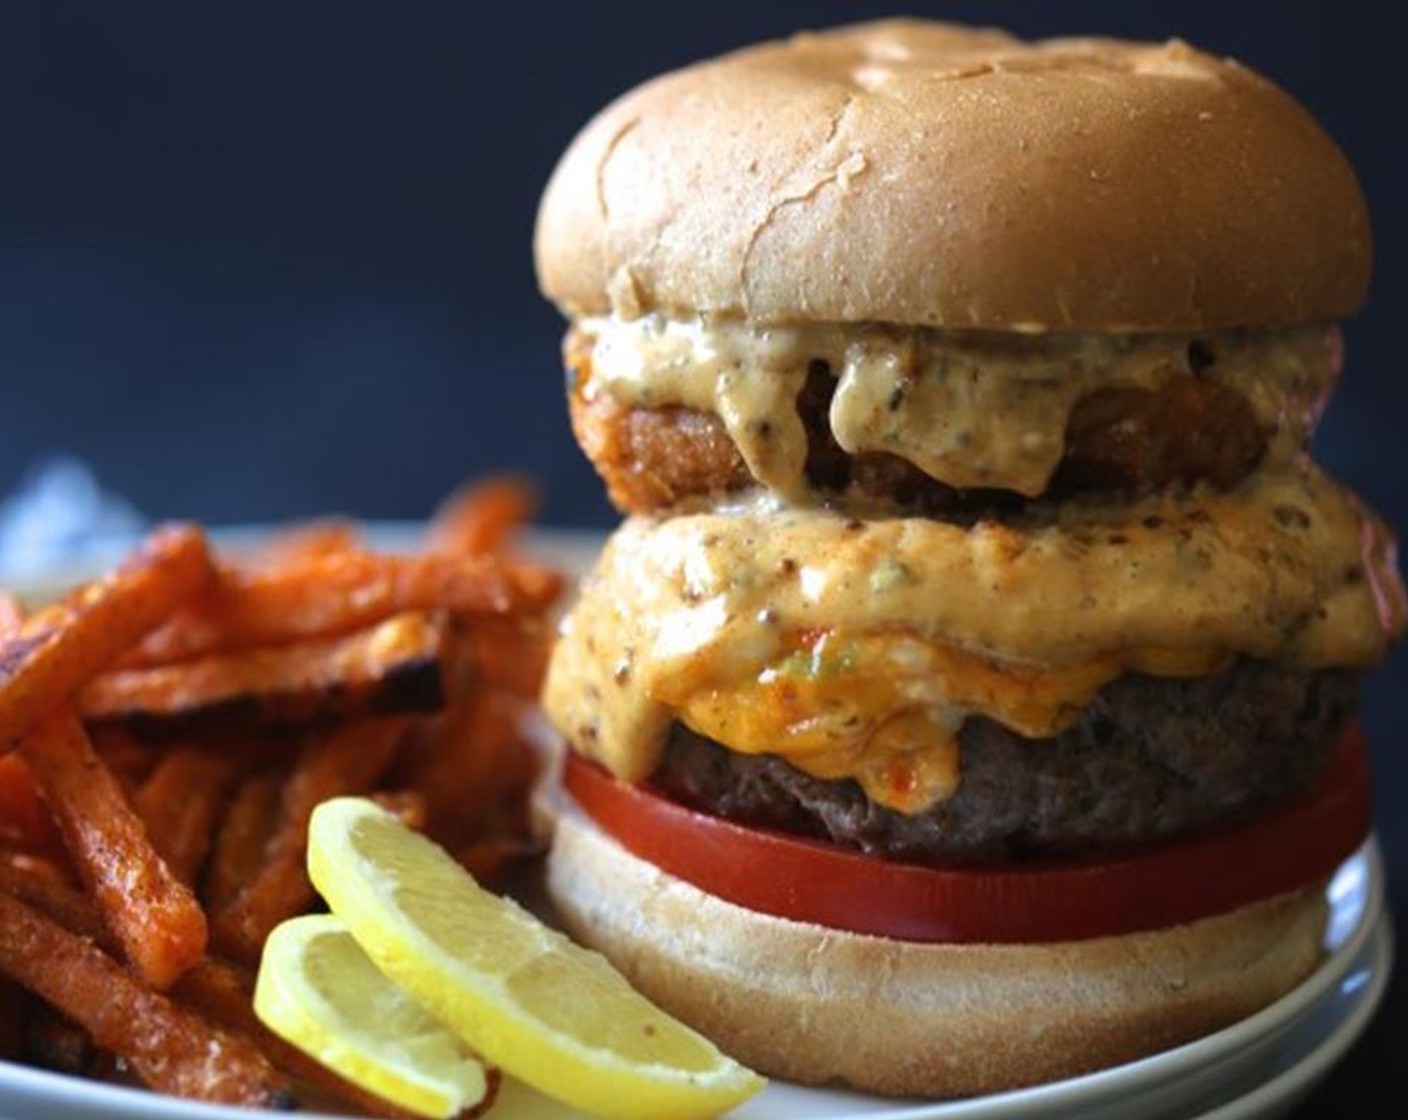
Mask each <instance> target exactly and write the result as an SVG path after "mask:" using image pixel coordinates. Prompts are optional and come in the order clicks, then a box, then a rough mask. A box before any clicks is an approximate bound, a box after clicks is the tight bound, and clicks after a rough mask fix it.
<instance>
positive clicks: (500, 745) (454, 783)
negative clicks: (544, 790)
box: [390, 691, 536, 851]
mask: <svg viewBox="0 0 1408 1120" xmlns="http://www.w3.org/2000/svg"><path fill="white" fill-rule="evenodd" d="M519 714H520V713H519V708H518V705H517V703H516V702H515V701H513V700H512V699H511V698H508V697H505V696H503V695H501V694H494V693H490V692H485V691H479V692H474V693H471V694H470V695H468V696H466V697H464V698H463V699H461V700H458V701H457V702H456V703H455V705H454V706H453V707H452V708H451V709H450V710H449V711H447V712H445V713H444V715H441V716H435V717H431V718H428V719H422V720H420V721H418V722H417V724H416V725H415V727H414V728H413V729H412V731H411V733H410V734H409V735H408V736H407V740H406V743H405V746H404V748H403V749H402V752H401V758H400V761H399V762H398V764H397V766H396V768H395V770H394V771H393V772H392V774H391V778H390V780H391V782H392V783H394V784H395V785H396V786H398V787H405V788H408V789H418V790H421V791H422V792H424V794H425V796H426V808H427V810H428V814H429V820H428V823H427V826H426V831H427V833H428V834H429V835H430V836H431V837H433V838H434V839H435V840H437V841H438V842H439V843H441V844H443V845H445V846H446V847H447V848H449V849H450V850H451V851H455V850H458V849H460V848H462V847H464V846H466V845H467V844H469V843H471V842H473V841H474V840H477V839H480V838H483V837H486V836H493V835H519V834H520V833H521V834H524V835H526V825H523V824H521V823H519V822H520V821H521V818H522V814H523V808H522V807H523V806H524V805H526V803H527V791H528V788H529V786H530V785H531V784H532V781H533V777H534V773H535V769H536V761H535V757H534V755H533V752H532V750H531V748H529V747H528V745H527V744H526V743H525V742H524V740H523V737H522V735H521V733H520V730H519ZM506 809H508V810H511V811H512V812H511V816H512V817H513V818H514V819H513V820H512V821H506V820H504V819H503V814H504V812H505V810H506Z"/></svg>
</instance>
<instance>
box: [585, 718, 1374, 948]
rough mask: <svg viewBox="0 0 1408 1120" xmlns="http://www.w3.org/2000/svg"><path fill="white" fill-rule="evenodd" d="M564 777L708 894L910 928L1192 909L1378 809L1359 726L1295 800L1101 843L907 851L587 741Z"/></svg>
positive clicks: (608, 822)
mask: <svg viewBox="0 0 1408 1120" xmlns="http://www.w3.org/2000/svg"><path fill="white" fill-rule="evenodd" d="M564 782H565V784H566V786H567V789H568V790H569V791H570V792H571V793H572V795H573V796H574V797H575V798H576V800H577V802H578V804H579V805H580V806H581V807H582V809H583V810H584V811H585V812H586V813H587V815H588V816H590V817H591V818H592V819H593V820H594V821H596V823H597V824H598V825H599V826H600V827H601V828H602V829H603V830H605V831H606V832H607V833H609V834H610V835H612V836H614V837H615V838H616V840H617V841H619V842H620V843H621V844H622V845H623V846H624V847H625V848H626V849H627V850H628V851H631V852H633V853H634V854H635V855H637V856H639V857H640V858H641V859H644V860H646V861H648V862H650V863H653V864H655V865H656V866H657V867H659V868H661V869H662V870H664V871H667V872H668V873H670V874H671V875H674V876H675V877H677V878H680V879H683V880H685V881H687V882H690V883H693V884H694V885H695V886H697V887H699V888H700V889H701V890H703V891H706V892H707V893H709V894H712V895H715V896H717V897H719V898H723V899H726V900H728V901H729V902H733V903H736V904H737V905H739V906H744V907H747V908H748V909H750V910H757V911H761V912H762V913H765V914H773V915H776V916H777V917H780V918H790V919H793V920H796V921H804V922H815V923H817V924H818V925H823V926H829V927H831V928H833V929H844V930H850V931H852V932H855V933H867V934H875V935H878V936H882V937H894V938H899V939H903V940H906V941H929V942H964V941H967V942H987V943H993V942H1025V943H1030V942H1041V941H1069V940H1077V939H1080V938H1087V937H1101V936H1105V935H1110V934H1122V933H1132V932H1135V931H1136V930H1142V929H1157V928H1161V927H1164V926H1170V925H1176V924H1178V923H1182V922H1189V921H1193V920H1195V919H1197V918H1202V917H1206V916H1208V915H1211V914H1217V913H1221V912H1224V911H1227V910H1232V909H1235V908H1236V907H1238V906H1242V905H1245V904H1247V903H1250V902H1254V901H1256V900H1257V899H1262V898H1269V897H1271V896H1272V895H1276V894H1280V893H1283V892H1285V891H1289V890H1293V889H1295V888H1297V887H1301V886H1304V885H1305V884H1307V883H1310V882H1313V881H1314V880H1316V879H1318V878H1321V877H1323V876H1327V875H1329V874H1330V873H1331V872H1332V871H1334V869H1335V868H1336V867H1338V866H1339V864H1340V863H1342V862H1343V861H1344V860H1345V859H1347V858H1348V857H1349V856H1350V855H1352V854H1353V853H1354V851H1355V850H1356V849H1357V848H1358V847H1359V846H1360V844H1362V843H1363V842H1364V839H1365V838H1366V836H1367V835H1368V832H1369V824H1370V797H1369V774H1368V757H1367V752H1366V750H1365V747H1364V741H1363V737H1362V736H1361V735H1360V734H1359V733H1358V732H1357V731H1351V732H1350V733H1349V734H1347V735H1346V736H1345V737H1344V740H1343V741H1342V742H1341V744H1340V746H1339V748H1338V750H1337V751H1336V753H1335V756H1334V758H1333V760H1332V761H1331V763H1330V765H1329V766H1328V767H1327V769H1326V772H1325V774H1324V775H1323V776H1322V777H1321V780H1320V781H1319V782H1318V783H1317V784H1316V785H1315V787H1314V788H1313V789H1311V790H1310V791H1309V792H1307V793H1306V794H1304V795H1303V796H1301V797H1300V798H1298V799H1296V800H1295V801H1293V802H1291V803H1289V804H1287V805H1283V806H1280V807H1278V808H1276V809H1274V810H1272V811H1271V812H1270V813H1267V814H1264V815H1262V816H1260V817H1258V818H1256V819H1255V820H1252V821H1248V822H1246V823H1243V824H1238V825H1232V826H1229V827H1224V828H1217V829H1213V830H1210V831H1205V832H1203V833H1200V834H1198V835H1197V836H1194V837H1192V838H1190V839H1187V840H1182V841H1178V842H1176V843H1172V844H1165V845H1161V846H1157V847H1152V848H1149V849H1147V850H1143V851H1139V852H1136V853H1131V854H1125V855H1119V856H1112V857H1105V858H1099V857H1097V858H1082V859H1048V860H1027V861H1023V862H1020V863H1008V864H984V865H976V866H975V865H958V864H950V865H918V864H912V863H897V862H893V861H890V860H885V859H881V858H879V857H876V856H869V855H865V854H862V853H859V852H855V851H851V850H849V849H845V848H840V847H837V846H835V845H831V844H827V843H825V842H821V841H813V840H809V839H803V838H799V837H795V836H788V835H784V834H782V833H779V832H771V831H768V830H765V829H759V828H749V827H745V826H742V825H739V824H735V823H733V822H730V821H726V820H722V819H720V818H718V817H713V816H710V815H708V814H706V813H701V812H697V811H695V810H693V809H689V808H686V807H685V806H683V805H680V804H678V803H677V802H674V801H671V800H669V799H668V798H665V797H663V796H661V795H660V794H658V793H655V792H652V791H650V790H649V789H643V788H640V787H637V786H631V785H627V784H626V783H624V782H620V781H617V780H616V779H615V778H613V777H611V776H610V775H609V774H608V773H607V772H606V771H604V770H602V769H601V768H600V767H599V766H597V765H595V764H594V763H591V762H587V761H585V760H584V759H582V758H580V757H578V756H577V755H576V754H569V757H568V760H567V765H566V768H565V770H564Z"/></svg>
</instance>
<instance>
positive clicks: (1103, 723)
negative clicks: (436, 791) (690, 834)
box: [652, 660, 1357, 861]
mask: <svg viewBox="0 0 1408 1120" xmlns="http://www.w3.org/2000/svg"><path fill="white" fill-rule="evenodd" d="M1356 681H1357V677H1356V674H1354V673H1353V672H1351V671H1347V670H1329V671H1322V672H1316V673H1305V672H1296V671H1292V670H1287V669H1281V668H1277V667H1275V666H1271V665H1268V664H1265V663H1263V662H1254V661H1245V660H1244V661H1240V662H1238V663H1236V664H1234V665H1233V666H1232V667H1230V668H1229V669H1227V670H1225V671H1223V672H1220V673H1217V674H1214V675H1212V676H1208V677H1202V678H1195V679H1189V680H1172V679H1167V678H1156V677H1148V676H1142V675H1138V674H1131V675H1128V676H1125V677H1122V678H1120V679H1119V680H1117V681H1115V682H1113V683H1112V684H1110V685H1109V686H1107V687H1106V688H1105V689H1104V690H1103V691H1102V692H1101V693H1100V694H1099V695H1098V696H1097V697H1096V699H1095V700H1094V701H1093V702H1092V703H1090V704H1089V705H1087V707H1086V708H1085V710H1084V711H1083V712H1082V713H1081V715H1080V718H1079V719H1078V720H1077V721H1076V723H1075V724H1074V725H1073V726H1072V727H1070V728H1069V729H1068V730H1066V731H1064V732H1062V733H1061V734H1060V735H1057V736H1056V737H1055V738H1051V739H1040V740H1032V739H1025V738H1023V737H1022V736H1020V735H1017V734H1015V733H1013V732H1011V731H1008V730H1007V729H1005V728H1004V727H1002V726H1001V725H999V724H997V723H995V722H993V721H992V720H989V719H985V718H981V717H974V718H971V719H969V720H968V721H967V723H965V724H964V726H963V729H962V732H961V733H960V736H959V743H960V748H961V762H960V766H961V773H962V777H961V780H960V784H959V788H958V791H957V792H956V793H955V794H954V795H953V796H952V797H950V798H948V799H947V800H945V801H942V802H940V803H938V804H937V805H935V806H933V807H931V808H929V809H928V810H925V811H924V812H921V813H917V814H915V815H912V816H910V815H906V814H903V813H900V812H897V811H895V810H892V809H887V808H884V807H881V806H878V805H876V804H874V803H873V802H871V801H870V800H869V799H868V798H867V797H866V796H865V794H864V792H862V790H861V788H860V786H859V785H858V784H857V783H855V782H854V781H851V780H849V779H843V780H823V779H819V778H813V777H810V776H809V775H807V774H804V773H802V772H801V771H799V770H797V769H795V768H793V767H792V766H790V765H789V764H788V763H787V762H785V761H784V760H783V759H781V758H780V757H775V756H770V755H741V754H737V753H735V752H733V751H730V750H726V749H725V748H723V747H721V746H719V745H718V744H717V743H715V742H712V741H711V740H708V739H705V738H703V737H701V736H699V735H696V734H695V733H694V732H692V731H690V730H689V729H688V728H686V727H684V726H683V725H681V724H676V725H675V726H674V728H673V729H672V731H671V733H670V739H669V745H668V747H667V750H666V753H665V757H664V760H663V762H662V763H661V765H660V767H659V769H658V770H657V771H656V773H655V774H654V775H653V777H652V783H653V784H654V785H655V786H656V787H657V788H659V789H660V790H662V791H663V792H665V793H666V794H668V795H670V796H672V797H674V798H676V799H678V800H680V801H683V802H685V803H687V804H690V805H693V806H695V807H698V808H701V809H703V810H705V811H707V812H710V813H713V814H715V815H717V816H722V817H727V818H730V819H733V820H737V821H740V822H742V823H746V824H753V825H759V826H764V827H769V828H775V829H779V830H782V831H787V832H792V833H797V834H802V835H806V836H817V837H822V838H829V839H830V840H832V841H834V842H835V843H838V844H841V845H844V846H846V847H851V848H857V849H860V850H861V851H865V852H872V853H877V854H883V855H887V856H892V857H895V858H900V859H911V860H934V859H938V860H968V861H974V860H986V859H1012V858H1021V857H1023V856H1035V855H1046V854H1057V853H1074V852H1079V851H1090V850H1110V849H1117V848H1126V847H1131V846H1137V845H1139V844H1143V843H1147V842H1150V841H1155V840H1162V839H1167V838H1170V837H1174V836H1177V835H1179V834H1183V833H1188V832H1191V831H1193V830H1195V829H1198V828H1200V827H1203V826H1206V825H1210V824H1214V823H1219V822H1227V821H1233V820H1238V819H1242V818H1245V817H1247V816H1250V815H1251V814H1253V813H1255V812H1256V811H1257V810H1258V809H1261V808H1263V807H1265V806H1268V805H1271V804H1274V803H1275V802H1278V801H1282V800H1284V799H1286V798H1289V797H1291V796H1293V795H1294V794H1296V793H1297V792H1299V791H1301V790H1303V789H1305V788H1306V787H1307V786H1308V785H1309V783H1310V782H1311V781H1312V779H1313V778H1314V777H1315V775H1316V774H1317V773H1318V771H1319V770H1320V768H1321V766H1322V764H1323V763H1324V762H1325V760H1326V759H1327V757H1328V756H1329V754H1330V752H1331V751H1332V750H1333V748H1334V746H1335V744H1336V743H1337V741H1338V739H1339V736H1340V735H1341V733H1342V732H1343V730H1344V726H1345V724H1346V722H1347V720H1348V718H1349V715H1350V713H1351V711H1352V709H1353V706H1354V701H1355V691H1356Z"/></svg>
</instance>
